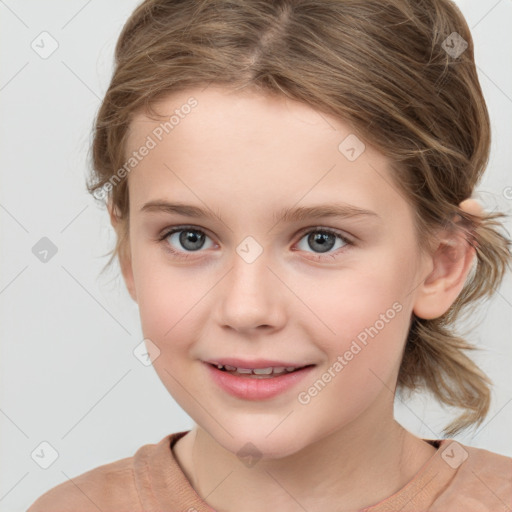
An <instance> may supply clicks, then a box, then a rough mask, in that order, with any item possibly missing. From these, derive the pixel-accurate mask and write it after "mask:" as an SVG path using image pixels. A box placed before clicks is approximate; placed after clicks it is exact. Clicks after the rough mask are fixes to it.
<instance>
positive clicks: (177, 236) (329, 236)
mask: <svg viewBox="0 0 512 512" xmlns="http://www.w3.org/2000/svg"><path fill="white" fill-rule="evenodd" d="M302 235H303V236H302V238H301V239H300V241H299V244H298V245H300V242H301V241H302V240H306V243H307V245H308V246H309V247H311V248H312V249H313V250H314V251H318V252H313V253H312V254H311V256H310V258H311V259H316V260H322V259H324V258H326V257H330V258H333V259H334V258H336V257H337V256H336V255H335V254H332V253H331V252H329V251H331V250H332V249H333V248H334V247H335V245H336V241H337V240H338V241H340V242H341V243H342V245H341V247H340V246H339V245H338V247H336V248H337V249H339V248H341V249H343V248H346V247H347V246H351V245H354V243H353V242H352V241H351V240H349V239H348V238H347V237H346V236H344V235H342V234H341V233H338V232H337V231H334V230H332V229H328V228H321V227H317V228H314V229H309V231H306V232H304V231H303V232H302ZM206 239H209V237H208V236H207V235H206V234H205V232H204V231H203V230H201V229H197V228H195V227H193V226H177V227H174V228H172V229H168V230H167V231H165V232H164V233H163V234H162V235H161V236H159V237H158V240H159V241H160V242H165V247H166V250H168V251H169V252H171V253H172V255H173V256H174V257H176V258H181V259H187V258H189V257H190V256H191V253H193V252H201V249H203V248H205V240H206ZM213 245H214V244H213V243H211V244H210V246H209V247H206V248H211V247H212V246H213ZM299 250H301V251H304V252H308V251H307V249H306V248H304V246H303V247H299ZM325 253H328V254H326V255H325V256H324V254H325Z"/></svg>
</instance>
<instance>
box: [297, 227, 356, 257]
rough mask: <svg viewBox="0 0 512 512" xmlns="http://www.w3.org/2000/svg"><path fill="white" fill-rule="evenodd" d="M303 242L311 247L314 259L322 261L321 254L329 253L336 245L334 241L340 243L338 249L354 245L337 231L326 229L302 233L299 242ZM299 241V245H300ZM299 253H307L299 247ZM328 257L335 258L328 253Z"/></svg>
mask: <svg viewBox="0 0 512 512" xmlns="http://www.w3.org/2000/svg"><path fill="white" fill-rule="evenodd" d="M302 240H305V241H306V244H307V246H309V247H311V248H312V249H314V250H315V251H318V252H314V253H313V257H314V259H322V258H324V257H325V256H322V254H325V253H327V252H328V251H331V249H333V248H334V247H335V245H336V241H337V240H339V241H340V242H342V245H341V247H340V246H339V245H338V247H336V248H337V249H339V248H345V247H346V246H350V245H354V244H353V242H352V241H351V240H349V239H348V238H347V237H345V236H343V235H342V234H341V233H338V232H337V231H334V230H331V229H326V228H320V227H318V228H315V229H310V230H309V231H307V232H306V233H304V236H303V237H302V238H301V240H300V241H302ZM300 241H299V244H300ZM299 249H300V250H301V251H305V252H308V251H307V250H306V249H305V248H304V246H303V247H299ZM328 256H329V257H331V258H335V257H336V256H335V255H334V254H331V253H329V254H328Z"/></svg>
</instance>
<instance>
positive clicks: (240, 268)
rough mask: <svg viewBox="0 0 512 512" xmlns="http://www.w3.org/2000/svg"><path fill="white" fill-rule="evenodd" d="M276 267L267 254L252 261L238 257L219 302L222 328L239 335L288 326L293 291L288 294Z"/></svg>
mask: <svg viewBox="0 0 512 512" xmlns="http://www.w3.org/2000/svg"><path fill="white" fill-rule="evenodd" d="M275 267H276V265H274V264H273V263H272V261H270V260H269V258H267V257H266V255H265V252H263V254H261V255H260V256H259V257H258V258H257V259H256V260H255V261H252V262H248V261H246V260H245V259H244V258H243V257H241V256H239V254H234V257H233V259H232V267H231V270H230V271H229V272H228V274H227V275H226V276H225V277H224V279H223V280H222V284H221V286H220V287H219V290H218V294H217V297H216V301H215V303H216V304H217V306H216V316H217V322H218V325H220V326H221V327H223V328H231V329H233V330H235V331H237V332H250V331H254V330H258V331H259V330H266V331H272V330H279V329H280V328H281V327H283V326H284V325H285V323H286V304H287V301H289V300H290V295H291V292H290V291H288V294H287V293H286V286H285V285H284V284H283V282H282V281H281V280H280V279H279V277H278V275H279V272H278V270H277V269H276V268H275Z"/></svg>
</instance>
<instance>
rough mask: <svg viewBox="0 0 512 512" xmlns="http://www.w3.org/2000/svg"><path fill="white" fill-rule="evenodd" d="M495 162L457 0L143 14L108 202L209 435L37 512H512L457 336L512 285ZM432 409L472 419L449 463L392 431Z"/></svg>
mask: <svg viewBox="0 0 512 512" xmlns="http://www.w3.org/2000/svg"><path fill="white" fill-rule="evenodd" d="M489 146H490V127H489V117H488V113H487V109H486V105H485V102H484V98H483V95H482V91H481V88H480V85H479V82H478V77H477V73H476V69H475V63H474V54H473V45H472V38H471V34H470V32H469V29H468V26H467V24H466V22H465V20H464V18H463V16H462V14H461V13H460V11H459V10H458V9H457V8H456V6H455V5H454V4H453V3H452V2H451V1H449V0H423V1H421V2H418V1H411V0H386V1H384V2H383V1H382V0H332V1H329V2H325V1H322V2H320V1H316V0H293V1H292V0H274V1H268V0H237V1H234V0H208V1H206V0H200V1H196V2H191V1H178V0H174V1H171V0H146V1H145V2H143V3H142V4H141V5H140V6H139V7H138V8H137V9H136V10H135V12H134V13H133V15H132V16H131V18H130V19H129V20H128V22H127V23H126V25H125V27H124V29H123V31H122V34H121V36H120V38H119V41H118V44H117V47H116V67H115V72H114V76H113V78H112V82H111V84H110V87H109V89H108V91H107V93H106V96H105V98H104V101H103V104H102V106H101V108H100V111H99V113H98V117H97V120H96V127H95V134H94V141H93V163H94V172H93V175H92V176H91V181H90V183H89V190H90V192H91V193H92V194H94V196H95V197H96V198H98V199H100V200H105V202H106V204H107V207H108V211H109V214H110V218H111V221H112V225H113V226H114V228H115V230H116V233H117V235H118V239H117V245H116V247H115V249H114V251H113V254H112V258H111V259H110V261H109V263H111V262H112V260H113V258H114V257H116V256H118V257H119V261H120V265H121V269H122V273H123V276H124V280H125V282H126V286H127V288H128V290H129V292H130V295H131V297H132V298H133V300H134V301H136V302H137V304H138V307H139V311H140V318H141V323H142V329H143V332H144V336H145V346H146V348H147V357H148V359H149V360H150V361H151V362H152V364H153V366H154V367H155V370H156V372H157V373H158V375H159V377H160V379H161V381H162V383H163V384H164V386H165V387H166V388H167V390H168V391H169V393H171V395H172V396H173V397H174V398H175V399H176V401H177V402H178V403H179V404H180V405H181V406H182V407H183V409H184V410H185V411H186V412H187V413H188V414H189V415H190V417H191V418H192V419H193V420H194V422H195V427H194V428H193V429H192V430H191V431H188V432H177V433H173V434H170V435H168V436H166V437H165V438H164V439H162V440H161V442H160V443H158V444H152V445H145V446H143V447H141V448H140V449H139V450H138V451H137V452H136V453H135V455H134V456H133V457H129V458H125V459H122V460H119V461H116V462H113V463H110V464H106V465H104V466H101V467H98V468H96V469H93V470H91V471H89V472H87V473H84V474H82V475H80V476H78V477H76V478H73V479H71V480H70V481H68V482H65V483H63V484H61V485H59V486H57V487H55V488H54V489H52V490H50V491H49V492H47V493H46V494H45V495H43V496H42V497H40V498H39V499H38V500H37V501H36V502H35V503H34V504H33V505H32V507H31V508H30V509H29V510H30V512H42V511H50V510H51V511H53V512H57V511H59V510H62V511H64V510H80V511H89V510H91V511H92V510H102V511H104V512H106V511H124V510H126V511H127V510H130V511H157V510H158V511H173V512H174V511H204V512H206V511H212V510H217V511H225V512H232V511H244V512H260V511H263V510H269V509H270V510H274V509H275V510H285V511H290V512H292V511H304V510H306V511H309V512H313V511H320V510H321V511H326V510H332V511H334V510H336V511H338V512H348V511H356V510H358V511H361V510H363V511H368V512H369V511H372V512H377V511H379V512H381V511H395V510H400V511H404V512H405V511H426V510H428V511H443V512H452V511H461V510H464V511H477V510H478V511H493V512H494V511H498V510H503V511H506V510H510V509H511V508H512V459H511V458H509V457H505V456H502V455H499V454H496V453H492V452H488V451H486V450H483V449H478V448H473V447H469V446H464V445H462V444H460V443H458V442H456V441H455V440H454V439H453V436H454V435H455V434H457V433H459V432H461V431H463V430H464V429H467V428H469V427H471V426H476V425H479V424H481V422H482V421H483V420H484V418H485V417H486V414H487V412H488V409H489V402H490V381H489V379H488V378H487V377H486V375H485V374H484V373H483V372H482V371H481V370H480V369H479V368H478V367H477V366H476V365H475V363H474V362H473V361H472V360H471V359H470V358H469V357H468V356H467V355H466V354H465V353H464V351H465V350H467V349H471V348H473V347H472V346H471V345H470V344H468V343H467V342H466V341H465V340H463V339H462V338H461V337H459V336H458V335H457V334H456V331H455V328H454V325H455V322H456V320H457V319H458V318H459V317H460V315H461V314H462V313H463V312H467V310H468V308H469V307H470V306H473V307H474V306H476V305H478V300H479V299H481V298H483V297H484V296H492V294H493V293H494V292H495V290H496V289H497V287H498V286H499V284H500V283H501V281H502V279H503V276H504V274H505V272H506V270H507V266H509V265H510V262H511V253H510V244H511V242H510V240H509V239H508V238H507V237H506V236H505V235H504V234H503V233H501V232H500V229H499V228H500V227H501V225H500V222H499V221H498V218H500V217H502V216H503V214H500V213H493V214H487V213H485V212H483V211H482V210H481V208H480V207H479V204H478V203H477V202H475V201H474V200H472V199H471V195H472V194H473V192H474V190H475V187H476V185H477V184H478V183H479V180H480V179H481V177H482V173H483V172H484V170H485V167H486V164H487V160H488V156H489ZM317 246H318V247H317ZM417 389H425V390H429V391H430V392H431V393H433V395H434V396H435V397H436V398H437V399H438V400H439V401H440V402H441V403H444V404H446V405H450V406H456V407H459V408H460V409H461V410H462V413H461V414H460V416H458V417H457V418H455V419H454V420H453V421H452V422H451V423H450V424H449V425H447V427H446V429H445V434H446V436H447V438H446V439H421V438H419V437H417V436H415V435H413V434H412V433H410V432H408V431H407V430H406V429H404V428H403V427H402V426H401V425H400V424H399V423H398V422H397V421H395V419H394V417H393V403H394V398H395V393H396V392H406V391H409V392H412V391H414V390H417Z"/></svg>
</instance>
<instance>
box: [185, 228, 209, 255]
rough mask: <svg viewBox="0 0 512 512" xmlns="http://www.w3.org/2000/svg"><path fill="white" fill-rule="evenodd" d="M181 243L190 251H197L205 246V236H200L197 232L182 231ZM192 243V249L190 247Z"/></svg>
mask: <svg viewBox="0 0 512 512" xmlns="http://www.w3.org/2000/svg"><path fill="white" fill-rule="evenodd" d="M180 243H181V245H182V246H183V247H185V248H186V249H188V250H189V251H196V250H198V249H200V248H201V247H202V246H203V243H204V235H199V234H198V232H197V231H191V230H189V231H182V232H181V234H180ZM188 243H192V247H191V246H189V245H188Z"/></svg>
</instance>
